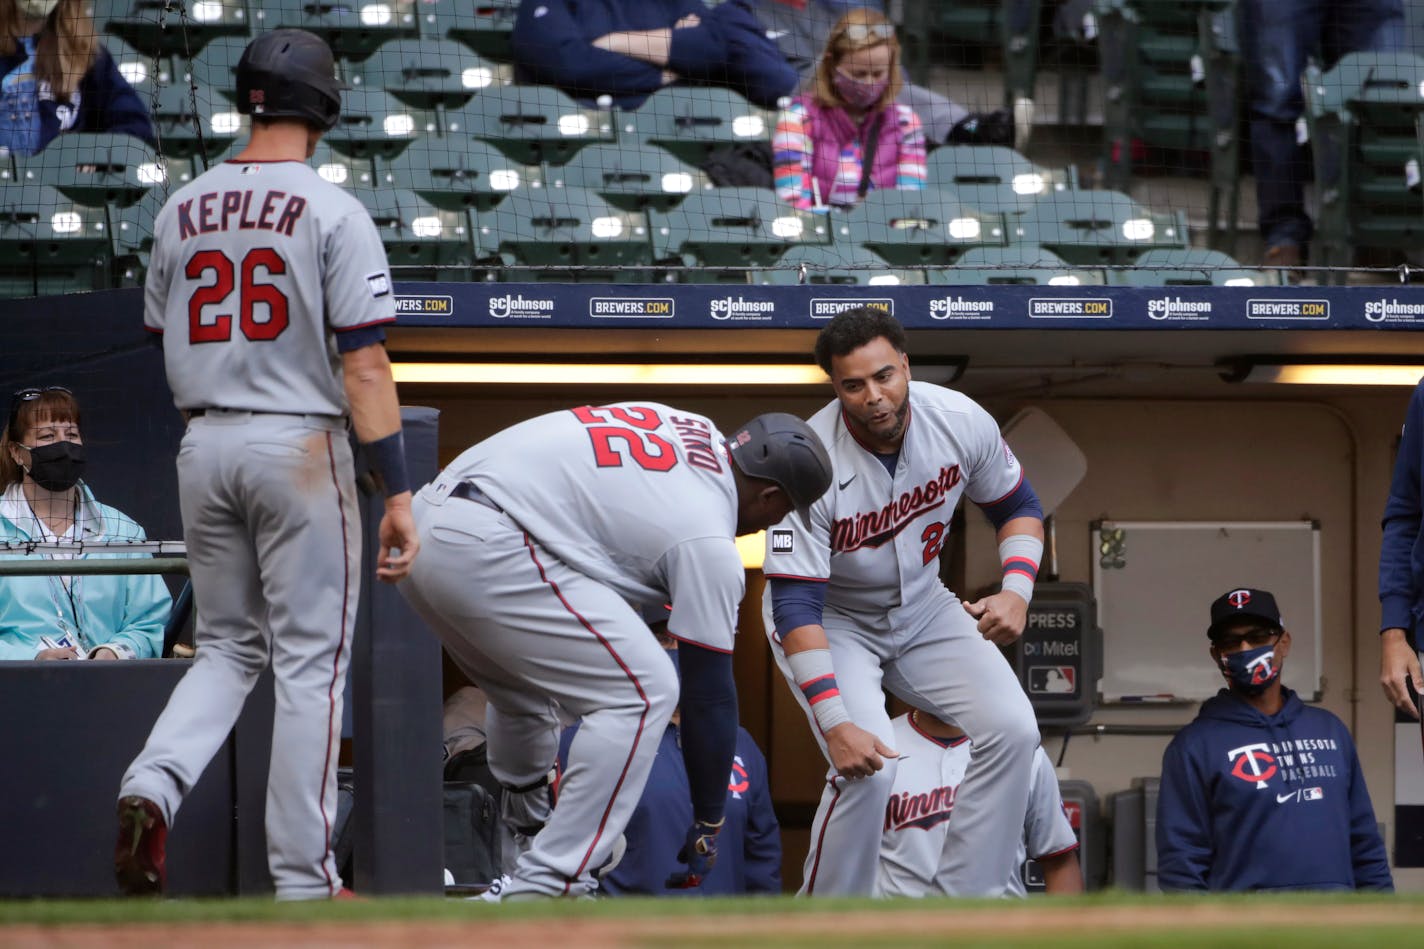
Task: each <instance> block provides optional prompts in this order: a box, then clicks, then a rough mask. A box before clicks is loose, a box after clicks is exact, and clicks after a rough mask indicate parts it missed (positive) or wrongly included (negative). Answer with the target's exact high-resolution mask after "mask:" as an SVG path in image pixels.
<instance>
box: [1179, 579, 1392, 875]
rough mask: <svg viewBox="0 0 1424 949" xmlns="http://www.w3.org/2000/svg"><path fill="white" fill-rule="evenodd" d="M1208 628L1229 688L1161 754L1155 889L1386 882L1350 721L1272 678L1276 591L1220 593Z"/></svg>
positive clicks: (1279, 653)
mask: <svg viewBox="0 0 1424 949" xmlns="http://www.w3.org/2000/svg"><path fill="white" fill-rule="evenodd" d="M1207 636H1208V637H1209V638H1210V639H1211V657H1212V659H1213V660H1214V661H1215V662H1216V664H1217V666H1218V667H1219V668H1220V669H1221V674H1222V676H1223V677H1224V678H1225V679H1226V681H1227V684H1228V687H1227V688H1225V689H1222V690H1221V691H1220V692H1218V693H1217V694H1216V696H1215V697H1214V698H1211V699H1208V700H1207V701H1206V702H1205V703H1203V704H1202V707H1201V711H1200V713H1199V714H1198V715H1197V718H1196V720H1195V721H1193V722H1192V723H1191V724H1190V725H1188V726H1187V727H1186V728H1184V729H1182V730H1181V732H1179V733H1178V734H1177V737H1176V738H1174V739H1173V740H1172V743H1171V744H1170V745H1169V746H1168V747H1167V751H1166V753H1165V754H1164V755H1163V756H1162V786H1161V792H1160V795H1159V797H1158V800H1157V879H1158V882H1159V883H1160V884H1161V886H1162V889H1164V890H1393V889H1394V881H1393V879H1392V878H1391V876H1390V872H1389V860H1388V858H1387V857H1386V855H1385V849H1384V841H1383V840H1381V839H1380V835H1379V831H1378V829H1377V828H1376V826H1375V813H1374V808H1373V807H1372V806H1371V805H1370V795H1369V791H1368V790H1367V789H1366V788H1365V778H1364V775H1363V774H1362V773H1361V771H1360V761H1359V758H1358V756H1357V755H1356V754H1355V745H1354V742H1353V741H1352V740H1351V738H1350V732H1349V730H1348V729H1347V728H1346V727H1345V723H1344V722H1342V721H1340V719H1339V718H1337V717H1336V716H1335V715H1332V714H1331V713H1330V712H1327V711H1326V710H1325V709H1322V708H1312V707H1310V706H1307V705H1306V704H1304V703H1303V702H1301V700H1300V698H1299V697H1298V696H1297V695H1296V694H1295V693H1294V692H1293V691H1291V690H1290V689H1288V688H1286V687H1285V686H1284V685H1282V684H1281V678H1280V676H1281V666H1282V664H1283V663H1284V661H1285V658H1286V656H1287V655H1289V653H1290V633H1289V632H1287V631H1286V630H1285V627H1284V626H1283V624H1282V623H1281V615H1280V611H1279V610H1278V609H1277V608H1276V600H1275V597H1273V596H1272V595H1271V594H1270V593H1267V592H1266V591H1264V590H1253V589H1248V588H1240V589H1235V590H1231V591H1229V592H1227V593H1225V594H1223V595H1222V596H1221V597H1219V598H1218V599H1217V600H1216V601H1215V602H1213V603H1212V605H1211V626H1210V627H1209V628H1208V629H1207Z"/></svg>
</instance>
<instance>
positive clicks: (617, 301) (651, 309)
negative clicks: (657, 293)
mask: <svg viewBox="0 0 1424 949" xmlns="http://www.w3.org/2000/svg"><path fill="white" fill-rule="evenodd" d="M673 312H674V307H673V301H672V299H671V298H669V297H645V298H636V299H634V298H629V297H594V298H593V299H591V300H589V301H588V315H589V316H591V317H593V318H594V319H595V320H641V319H649V318H651V319H655V320H670V319H672V315H673Z"/></svg>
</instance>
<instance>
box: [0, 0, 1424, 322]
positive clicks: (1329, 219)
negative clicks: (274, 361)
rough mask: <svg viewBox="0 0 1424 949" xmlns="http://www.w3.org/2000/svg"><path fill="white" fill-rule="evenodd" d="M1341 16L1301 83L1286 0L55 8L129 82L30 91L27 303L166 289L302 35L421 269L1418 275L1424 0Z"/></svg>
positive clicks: (527, 277)
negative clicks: (286, 54)
mask: <svg viewBox="0 0 1424 949" xmlns="http://www.w3.org/2000/svg"><path fill="white" fill-rule="evenodd" d="M872 6H875V7H876V8H877V9H880V7H879V5H876V4H872ZM1275 6H1281V5H1280V4H1277V5H1275ZM1285 6H1289V4H1286V5H1285ZM1326 6H1334V7H1338V8H1339V9H1340V10H1341V11H1343V12H1342V13H1341V14H1340V16H1341V18H1342V19H1341V21H1340V22H1332V23H1331V24H1327V25H1326V26H1325V28H1324V32H1325V34H1326V35H1325V36H1324V37H1323V39H1322V43H1324V44H1325V45H1324V46H1322V47H1321V48H1320V49H1310V50H1302V51H1300V56H1299V63H1300V64H1301V76H1300V82H1299V84H1298V85H1291V84H1289V83H1288V84H1287V85H1288V87H1289V88H1285V89H1284V90H1282V89H1277V90H1275V93H1276V99H1279V100H1281V101H1279V102H1274V104H1272V102H1268V101H1267V100H1268V99H1269V96H1268V95H1267V92H1270V90H1266V91H1263V90H1262V88H1261V82H1260V81H1259V80H1258V79H1257V78H1256V77H1257V75H1258V74H1259V73H1261V72H1262V70H1263V69H1265V67H1266V65H1267V64H1268V63H1270V62H1274V61H1275V60H1273V59H1272V58H1271V57H1272V55H1273V52H1274V50H1275V46H1274V45H1273V43H1272V40H1271V39H1270V37H1271V35H1272V34H1271V33H1270V32H1269V29H1268V26H1267V25H1262V24H1260V23H1258V22H1257V19H1258V18H1260V17H1262V16H1264V14H1262V13H1261V10H1262V9H1263V8H1265V7H1267V5H1266V4H1264V3H1262V2H1260V0H1066V2H1041V0H919V2H913V0H903V2H894V3H891V4H890V5H889V10H888V13H887V15H888V18H889V21H890V22H891V23H892V24H893V39H891V36H892V34H891V33H890V31H889V29H886V30H884V31H881V30H880V28H879V27H878V26H876V24H877V23H878V22H879V20H878V15H872V16H869V17H866V16H864V15H861V14H856V13H851V14H849V16H850V17H851V18H852V20H854V21H855V22H856V23H858V24H861V26H860V27H859V30H858V31H856V30H855V29H854V28H849V29H850V33H849V35H850V36H851V37H852V42H850V43H849V46H850V47H853V49H851V50H850V52H846V49H845V48H844V47H845V46H846V42H845V40H844V35H846V31H847V29H848V28H847V27H846V25H845V24H844V23H841V22H839V21H840V20H841V16H842V14H843V13H845V11H846V10H851V9H854V4H850V3H846V2H844V0H728V2H722V3H713V2H708V3H703V2H702V0H648V2H644V3H633V2H629V0H621V2H614V0H600V2H587V0H584V2H581V3H580V4H578V6H577V8H576V9H575V8H574V6H573V5H572V4H571V3H569V2H568V0H526V2H524V3H523V4H521V3H519V2H518V0H478V2H470V0H459V2H456V0H436V2H414V3H412V2H401V0H373V2H363V0H338V2H330V0H323V2H320V3H317V2H309V0H190V2H186V3H184V2H176V0H175V2H163V0H61V3H60V6H59V7H58V8H57V11H56V13H55V14H54V15H53V16H52V17H51V19H50V20H48V21H46V23H45V26H44V29H45V30H51V31H54V30H69V31H71V32H72V31H75V30H83V29H88V30H93V31H95V33H96V35H97V36H98V39H99V44H100V47H101V48H102V50H103V54H102V55H101V56H100V57H99V59H98V60H96V63H95V65H94V66H93V67H92V68H91V75H95V74H98V73H104V75H103V76H101V77H100V79H102V83H101V85H100V86H94V85H90V86H82V87H81V89H80V96H79V98H78V99H77V100H74V99H68V100H66V99H63V97H56V96H53V95H52V94H51V92H50V90H49V89H48V87H46V86H45V84H44V80H43V78H41V79H40V80H39V85H38V89H39V92H38V97H37V100H36V103H37V104H35V105H34V107H33V110H32V111H34V112H35V113H36V115H37V116H38V119H35V118H27V116H28V115H29V113H27V112H26V111H25V109H24V108H23V107H20V108H19V109H18V111H17V110H16V107H15V104H14V103H15V102H16V101H20V102H21V106H23V100H15V99H14V98H13V95H14V94H13V93H12V94H11V98H9V99H7V103H8V104H7V108H8V109H9V110H10V111H9V116H10V119H9V123H8V124H6V123H4V122H0V135H4V136H5V139H4V141H5V142H7V143H8V155H7V156H6V157H4V158H3V159H0V179H3V181H4V187H3V189H0V295H3V296H26V295H44V294H50V293H58V292H65V291H71V290H82V289H93V288H102V287H110V286H133V285H138V284H140V283H141V282H142V279H143V274H144V267H145V262H146V259H147V254H148V250H149V246H150V244H151V238H152V225H153V218H154V215H155V214H156V212H157V210H158V209H159V208H160V207H161V206H162V204H163V202H164V200H166V198H167V197H168V195H169V194H171V193H172V192H173V191H174V190H175V189H177V188H179V187H181V186H182V185H183V184H185V183H187V182H188V181H191V180H192V179H193V178H194V177H195V176H197V175H199V174H201V173H202V171H203V170H204V169H206V168H207V167H209V166H211V165H212V164H213V163H214V162H217V161H221V160H223V159H225V158H230V157H232V156H233V155H235V154H236V153H237V151H238V150H239V149H240V147H241V143H242V141H243V140H244V138H245V136H246V132H247V128H248V122H249V119H248V117H246V116H243V115H240V114H239V113H238V110H237V107H236V103H235V99H236V82H235V68H236V65H237V62H238V58H239V56H240V55H241V52H242V49H243V48H244V46H245V45H246V43H247V42H248V41H249V40H250V39H251V37H252V36H253V35H255V34H256V33H257V32H260V31H264V30H268V29H272V28H275V27H279V26H296V27H301V28H305V29H308V30H311V31H313V32H315V33H317V34H319V35H320V36H322V37H323V38H324V39H325V40H326V41H327V42H328V43H329V44H330V45H331V47H332V49H333V51H334V52H335V54H336V64H337V71H338V74H339V76H340V78H341V79H342V80H343V81H344V82H345V83H346V85H347V87H348V88H347V90H346V91H345V93H344V97H343V98H344V101H343V109H342V118H341V121H340V122H339V124H338V125H337V127H336V128H335V129H333V130H332V131H331V132H330V133H328V134H327V135H326V136H325V138H324V140H323V141H322V142H321V143H320V144H319V145H318V146H317V149H316V153H315V154H314V155H313V157H312V163H313V165H314V166H315V167H316V168H317V169H318V170H319V172H320V173H321V174H322V176H323V177H325V178H326V179H327V180H329V181H332V182H334V183H336V184H338V185H340V186H342V187H344V188H348V189H350V190H351V191H352V192H353V193H355V194H356V195H358V196H359V197H360V199H361V200H362V201H363V202H364V203H365V204H366V206H367V208H368V209H369V210H370V213H371V216H372V218H373V219H374V220H375V221H376V223H377V224H378V226H379V228H380V232H381V234H382V235H383V238H384V240H385V243H386V248H387V252H388V256H389V258H390V262H391V265H392V268H393V272H394V274H395V276H396V278H397V279H403V280H450V281H470V280H480V281H486V280H489V281H520V282H537V281H574V282H616V283H642V282H649V283H657V282H718V283H744V284H756V283H767V284H787V283H791V284H795V283H818V284H848V285H849V284H866V283H881V284H895V283H898V284H916V283H921V284H923V283H930V284H971V285H973V284H987V283H1026V284H1036V283H1043V284H1046V283H1055V284H1090V285H1091V284H1105V285H1121V286H1151V285H1166V284H1216V285H1237V286H1253V285H1259V284H1263V283H1265V284H1271V283H1278V282H1281V281H1282V280H1292V281H1299V280H1302V279H1303V280H1305V281H1307V282H1320V283H1327V282H1329V283H1342V282H1347V281H1348V282H1381V281H1391V282H1395V281H1398V280H1400V279H1401V278H1402V279H1405V280H1409V279H1411V278H1412V270H1411V267H1410V263H1411V255H1413V254H1414V253H1415V249H1416V248H1417V246H1418V244H1419V238H1420V234H1421V230H1424V195H1421V192H1420V174H1419V162H1420V155H1421V142H1422V141H1424V126H1421V122H1420V115H1421V114H1424V58H1420V57H1419V56H1417V55H1415V53H1424V49H1415V48H1413V47H1414V44H1413V41H1412V38H1413V36H1414V35H1415V34H1414V33H1413V32H1409V31H1407V30H1406V26H1409V25H1410V24H1407V23H1406V22H1405V20H1404V19H1403V16H1402V15H1401V17H1400V18H1399V20H1398V22H1397V24H1395V23H1393V22H1389V23H1377V22H1373V21H1371V22H1362V21H1361V18H1363V17H1366V16H1369V15H1370V14H1367V13H1365V12H1362V10H1361V8H1363V7H1365V6H1370V7H1376V6H1380V7H1387V4H1381V5H1357V4H1348V3H1337V4H1326ZM86 11H87V15H86ZM1352 11H1353V12H1352ZM857 17H859V19H856V18H857ZM866 24H869V25H866ZM1396 26H1397V30H1395V27H1396ZM42 35H43V32H42V33H41V36H42ZM837 37H841V39H837ZM828 38H829V39H830V41H831V44H832V48H833V52H832V54H830V55H831V56H832V59H833V60H834V61H835V63H836V64H837V65H836V66H835V68H833V69H831V70H829V72H827V71H826V70H822V69H821V67H820V65H819V64H820V63H821V62H822V60H823V59H824V56H823V52H824V51H825V50H826V49H827V43H828ZM1396 39H1397V42H1396V41H1395V40H1396ZM837 43H840V44H841V45H840V46H836V45H835V44H837ZM887 43H891V44H895V45H898V51H897V52H894V58H893V59H891V66H892V70H891V71H893V72H894V73H897V74H899V76H900V78H901V85H902V86H903V88H902V89H901V90H900V94H899V98H898V102H899V103H901V104H902V105H903V106H905V107H906V109H905V111H903V112H897V111H895V110H893V109H892V110H890V111H889V112H887V115H888V116H889V118H888V123H886V124H888V125H892V126H894V128H893V129H891V130H890V131H888V132H887V131H886V125H877V124H876V123H874V122H871V121H870V117H871V116H872V115H873V114H874V113H875V112H876V111H877V110H878V106H877V108H874V109H869V110H867V111H866V112H865V113H864V115H863V116H854V115H853V116H851V118H850V119H849V120H848V121H849V122H850V128H851V132H850V133H849V137H848V138H847V137H846V136H842V138H841V139H835V138H834V137H833V136H829V135H828V133H825V132H824V131H823V130H824V129H825V128H828V127H830V126H831V125H833V124H834V122H835V121H837V120H836V119H835V118H834V117H833V116H828V115H826V114H823V113H824V111H825V110H824V109H821V107H819V106H817V105H816V104H815V103H816V102H817V101H820V100H817V93H816V88H817V82H818V77H819V78H820V79H823V80H825V79H826V77H827V76H828V75H830V74H835V73H846V74H847V75H849V74H852V73H854V71H855V68H856V67H857V65H858V64H859V65H862V66H863V65H865V63H864V62H862V61H861V60H857V59H856V55H857V54H860V55H861V59H862V60H864V59H868V60H870V64H869V65H870V66H871V67H875V66H876V64H877V63H879V64H880V65H884V63H883V62H881V59H880V58H877V57H878V54H874V55H872V54H867V53H866V49H869V48H872V47H877V46H885V45H886V44H887ZM1389 45H1393V46H1394V47H1395V48H1394V49H1393V50H1392V51H1390V52H1370V51H1368V49H1369V48H1370V47H1372V46H1373V47H1378V46H1389ZM1332 47H1333V48H1332ZM1348 49H1357V50H1360V51H1357V52H1349V53H1347V54H1346V55H1344V56H1343V57H1340V54H1341V53H1346V51H1347V50H1348ZM15 50H16V52H15V53H14V55H12V56H11V57H9V58H7V59H5V60H4V62H5V63H11V62H12V61H13V62H19V63H21V65H17V66H15V67H14V69H12V71H11V76H12V78H13V77H14V76H16V75H20V74H22V73H24V71H25V69H26V68H27V67H26V66H25V65H23V62H27V61H25V60H23V56H24V53H25V50H26V47H25V46H24V45H23V44H20V45H16V46H15ZM1327 55H1328V56H1330V57H1332V58H1330V59H1326V58H1322V57H1324V56H1327ZM41 58H42V57H41ZM109 59H112V62H113V69H114V70H115V72H116V75H110V74H108V73H106V72H104V71H105V70H107V69H108V68H109V66H108V60H109ZM36 62H38V60H37V61H36ZM28 68H30V69H32V70H33V69H35V68H36V67H35V66H34V65H33V64H31V66H30V67H28ZM16 70H18V72H16ZM818 70H819V72H818ZM118 76H122V77H123V79H122V81H123V82H124V83H126V84H127V86H128V87H131V89H132V91H133V93H134V94H135V96H136V100H126V99H124V98H123V96H121V95H120V94H119V93H121V92H123V88H122V87H121V86H120V85H119V80H118V78H117V77H118ZM95 81H98V80H95ZM9 82H10V80H7V83H9ZM827 83H829V84H830V85H832V86H833V85H834V83H835V81H834V80H833V79H832V80H827V81H826V82H823V83H822V85H826V84H827ZM7 88H9V86H8V85H7ZM847 88H849V87H847ZM21 91H22V92H23V90H21ZM822 91H823V92H824V90H822ZM849 94H850V93H847V92H845V90H841V91H840V92H837V93H836V95H837V96H841V97H842V99H843V98H844V95H849ZM798 95H804V96H806V97H807V98H801V99H797V98H795V97H796V96H798ZM47 97H48V98H47ZM1290 100H1294V101H1290ZM126 101H127V102H128V103H129V104H128V105H125V104H124V103H125V102H126ZM135 101H136V102H137V103H140V104H141V105H142V109H143V110H146V111H147V113H148V116H149V118H144V117H143V116H142V114H141V112H140V114H139V115H138V116H135V115H134V114H133V111H132V105H133V103H134V102H135ZM882 101H883V100H882ZM1272 101H1274V100H1272ZM808 103H809V104H808ZM106 108H110V109H111V110H112V111H111V112H110V113H108V114H107V115H106V114H105V113H104V110H105V109H106ZM818 110H819V111H818ZM1292 110H1294V112H1295V113H1296V114H1295V115H1292V114H1291V112H1292ZM910 111H912V112H913V114H914V119H913V127H911V125H910V124H908V123H910V122H911V120H910V119H908V118H907V117H906V116H907V115H908V113H909V112H910ZM1267 111H1270V115H1269V120H1267V119H1266V118H1265V116H1266V113H1267ZM150 120H151V125H149V124H148V123H149V121H150ZM65 127H69V130H68V131H62V132H61V133H60V134H58V135H54V132H55V131H56V130H58V129H60V128H65ZM98 129H107V131H98ZM86 130H93V131H86ZM872 131H875V132H877V133H878V134H877V135H875V136H873V137H874V138H875V140H876V143H877V144H876V148H875V151H874V152H873V153H872V154H869V155H867V152H868V151H870V146H869V141H870V139H871V137H872V136H871V132H872ZM880 133H883V134H880ZM50 136H53V137H52V138H51V137H50ZM916 136H918V139H916ZM1282 136H1284V138H1282ZM145 137H150V138H151V139H152V141H151V142H146V141H144V138H145ZM1283 143H1284V144H1283ZM1300 143H1305V145H1306V147H1305V148H1304V149H1302V148H1300V147H1299V145H1300ZM36 148H38V150H37V151H36ZM835 148H839V149H840V150H839V151H838V152H836V153H834V154H827V150H828V149H835ZM867 158H869V159H870V160H869V161H868V162H867V161H864V160H865V159H867ZM798 161H799V162H800V165H799V170H798V166H797V165H796V164H795V162H798ZM861 164H868V165H869V166H870V168H871V173H870V174H869V175H868V176H866V177H868V179H869V181H868V183H867V187H866V188H864V189H863V190H864V191H865V192H866V194H865V197H864V198H863V199H861V198H859V197H858V196H857V187H856V186H857V185H858V184H860V182H859V181H858V179H859V178H860V177H861ZM1268 167H1269V168H1270V169H1271V170H1270V171H1263V170H1262V169H1266V168H1268ZM1253 172H1254V173H1253ZM1263 175H1266V176H1268V177H1269V182H1272V183H1273V184H1268V185H1267V186H1266V187H1265V188H1258V180H1257V179H1258V178H1260V177H1262V176H1263ZM1293 182H1294V184H1292V183H1293ZM1297 187H1299V188H1302V189H1303V191H1302V192H1301V194H1302V196H1301V198H1300V199H1297V198H1295V197H1292V196H1291V195H1292V194H1293V193H1294V192H1292V191H1291V190H1290V189H1292V188H1297ZM1258 194H1259V196H1260V199H1259V201H1258ZM1283 195H1284V197H1283ZM1263 219H1264V220H1263ZM1262 224H1264V225H1265V230H1266V231H1268V232H1269V233H1265V234H1263V233H1262V227H1261V225H1262ZM1283 235H1284V236H1283ZM1278 245H1279V246H1278ZM1282 247H1284V248H1285V249H1284V250H1282ZM1263 264H1264V265H1268V266H1265V267H1262V266H1261V265H1263Z"/></svg>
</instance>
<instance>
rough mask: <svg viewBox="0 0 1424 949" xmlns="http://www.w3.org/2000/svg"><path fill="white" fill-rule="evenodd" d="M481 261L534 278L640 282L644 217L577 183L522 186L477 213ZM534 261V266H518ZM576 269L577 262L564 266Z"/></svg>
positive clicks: (646, 256) (645, 258)
mask: <svg viewBox="0 0 1424 949" xmlns="http://www.w3.org/2000/svg"><path fill="white" fill-rule="evenodd" d="M475 227H476V239H475V243H476V247H477V249H478V253H479V256H480V259H481V260H488V261H491V262H495V263H497V264H502V265H503V266H505V267H511V268H517V269H511V270H508V271H507V272H506V274H505V277H506V279H509V280H513V281H529V282H533V283H539V282H545V281H556V282H561V283H590V282H592V283H645V282H648V280H649V279H650V274H649V272H648V271H647V270H646V268H647V266H648V264H649V263H650V262H651V260H652V248H651V245H650V244H649V241H648V220H647V216H646V215H644V214H641V213H639V212H636V211H624V210H621V209H619V208H615V207H613V206H612V205H611V204H608V203H607V202H606V201H604V200H603V199H602V198H600V197H599V196H598V195H596V194H594V193H593V192H592V191H583V190H581V189H578V188H540V189H538V190H532V189H527V188H526V189H521V190H518V191H514V192H512V193H510V195H509V196H508V197H506V198H505V199H504V200H503V201H501V202H500V203H499V204H498V205H497V206H496V207H493V208H491V209H489V210H485V211H480V212H477V213H476V215H475ZM523 268H537V269H523ZM562 268H578V269H562Z"/></svg>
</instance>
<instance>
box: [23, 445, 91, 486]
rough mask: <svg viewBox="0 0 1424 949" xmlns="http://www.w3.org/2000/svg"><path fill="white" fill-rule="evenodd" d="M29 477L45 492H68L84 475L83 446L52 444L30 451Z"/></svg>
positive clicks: (38, 446)
mask: <svg viewBox="0 0 1424 949" xmlns="http://www.w3.org/2000/svg"><path fill="white" fill-rule="evenodd" d="M28 473H29V476H30V477H31V478H33V479H34V481H35V484H37V485H39V486H40V487H42V488H44V489H45V490H47V491H68V490H69V489H70V488H72V487H74V485H75V484H76V483H77V482H78V481H79V476H80V475H82V474H83V473H84V446H83V445H81V444H79V443H78V442H54V443H52V444H49V445H36V446H35V447H34V448H31V449H30V468H29V472H28Z"/></svg>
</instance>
